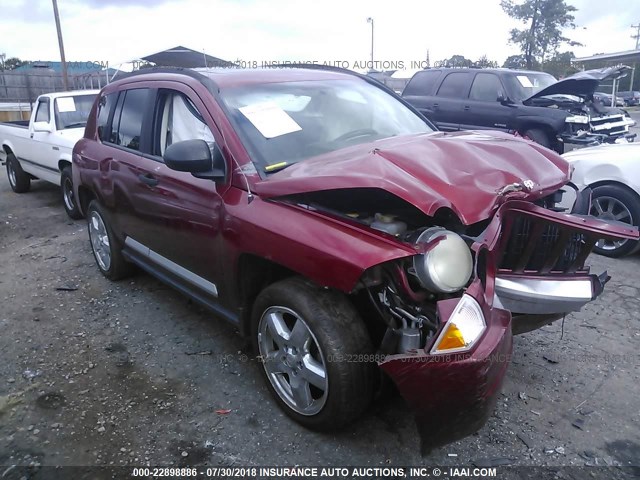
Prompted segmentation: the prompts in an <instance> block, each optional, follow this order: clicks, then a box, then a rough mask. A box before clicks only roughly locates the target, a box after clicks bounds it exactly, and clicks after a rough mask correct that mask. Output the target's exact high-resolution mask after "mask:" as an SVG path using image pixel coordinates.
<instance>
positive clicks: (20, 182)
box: [7, 153, 31, 193]
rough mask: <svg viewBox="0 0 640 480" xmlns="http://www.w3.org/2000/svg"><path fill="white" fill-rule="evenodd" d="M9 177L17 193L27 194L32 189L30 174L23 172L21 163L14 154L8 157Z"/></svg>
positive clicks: (10, 183)
mask: <svg viewBox="0 0 640 480" xmlns="http://www.w3.org/2000/svg"><path fill="white" fill-rule="evenodd" d="M7 177H9V185H11V189H12V190H13V191H14V192H16V193H25V192H28V191H29V189H30V188H31V178H30V177H29V174H28V173H25V171H24V170H22V166H21V165H20V162H19V161H18V159H17V158H16V156H15V155H14V154H13V153H10V154H9V155H7Z"/></svg>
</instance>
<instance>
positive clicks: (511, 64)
mask: <svg viewBox="0 0 640 480" xmlns="http://www.w3.org/2000/svg"><path fill="white" fill-rule="evenodd" d="M502 66H503V67H504V68H513V69H517V70H524V69H526V68H527V59H526V58H525V56H524V55H511V56H510V57H507V59H506V60H505V61H504V63H503V64H502ZM539 69H540V64H539V63H538V62H537V61H536V60H535V59H534V63H533V67H532V68H531V70H539Z"/></svg>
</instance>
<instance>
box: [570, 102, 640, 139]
mask: <svg viewBox="0 0 640 480" xmlns="http://www.w3.org/2000/svg"><path fill="white" fill-rule="evenodd" d="M566 103H567V102H559V108H563V107H562V106H563V105H566ZM570 103H571V105H570V106H568V107H566V110H568V111H569V115H568V116H567V118H566V119H565V129H564V131H562V132H561V133H560V134H559V136H558V139H559V140H560V141H561V142H562V143H563V144H564V145H565V151H568V150H569V148H567V146H572V147H587V146H595V145H599V144H601V143H620V142H623V143H624V142H632V141H633V140H634V139H635V137H636V134H635V133H632V132H631V131H630V130H629V128H630V127H633V126H634V125H635V124H636V122H635V121H633V120H632V119H631V117H629V116H628V115H627V114H626V113H625V112H624V111H622V110H620V109H618V108H612V107H605V106H602V105H599V104H598V103H596V102H594V101H593V99H588V100H585V101H584V102H581V103H578V102H570Z"/></svg>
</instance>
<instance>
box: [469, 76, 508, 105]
mask: <svg viewBox="0 0 640 480" xmlns="http://www.w3.org/2000/svg"><path fill="white" fill-rule="evenodd" d="M499 95H503V89H502V83H501V82H500V79H499V78H498V76H497V75H494V74H493V73H478V74H477V75H476V78H475V79H474V80H473V85H471V93H470V94H469V98H470V99H471V100H479V101H483V102H495V101H497V100H498V96H499Z"/></svg>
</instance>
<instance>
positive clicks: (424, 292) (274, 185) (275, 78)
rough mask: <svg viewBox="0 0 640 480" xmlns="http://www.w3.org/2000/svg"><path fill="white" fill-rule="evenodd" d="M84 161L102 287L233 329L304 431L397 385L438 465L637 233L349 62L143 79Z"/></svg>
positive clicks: (78, 180) (88, 139) (545, 165)
mask: <svg viewBox="0 0 640 480" xmlns="http://www.w3.org/2000/svg"><path fill="white" fill-rule="evenodd" d="M516 81H517V80H516ZM563 121H564V120H563ZM9 163H11V165H15V164H14V162H13V161H11V162H8V163H7V167H8V172H9V175H11V172H12V171H13V172H15V171H16V170H15V169H13V170H10V169H9ZM72 164H73V167H72V184H73V199H74V200H75V204H76V205H77V208H78V211H79V213H80V214H81V215H83V216H85V217H86V219H87V228H88V239H89V242H90V244H91V248H92V251H93V254H94V257H95V261H96V265H97V267H98V269H99V270H100V271H101V272H102V274H104V275H105V276H106V277H107V278H109V279H111V280H118V279H121V278H125V277H127V276H128V275H130V274H131V273H132V269H133V267H134V266H137V267H139V268H141V269H143V270H145V271H147V272H149V273H151V274H152V275H154V276H156V277H158V278H159V279H160V280H162V281H164V282H166V283H167V284H169V285H171V286H173V287H175V288H176V289H178V290H179V291H180V292H182V293H183V294H185V295H187V296H188V297H190V298H192V299H193V300H195V301H197V302H199V303H201V304H202V305H204V306H206V307H207V308H209V309H210V310H211V311H212V312H214V313H215V314H216V315H217V316H219V317H222V318H223V319H225V320H227V321H229V322H231V323H232V324H234V325H235V326H237V328H238V330H239V331H240V332H241V334H242V335H244V336H246V337H247V338H248V339H250V340H251V342H252V344H253V345H254V347H255V350H256V352H257V353H258V354H259V358H260V359H261V361H262V367H261V370H262V372H263V374H264V378H265V381H266V385H267V387H268V389H269V390H270V391H271V393H272V395H273V397H274V399H275V402H276V403H277V404H278V405H279V406H280V407H281V408H282V409H283V410H284V412H285V413H286V414H287V415H289V416H290V417H291V418H293V419H294V420H295V421H297V422H299V423H300V424H302V425H304V426H306V427H308V428H311V429H315V430H332V429H336V428H340V427H342V426H344V425H346V424H348V423H349V422H352V421H354V420H356V419H357V418H358V417H359V416H360V415H361V414H362V413H363V412H364V411H365V410H366V408H367V407H368V405H369V404H370V403H371V401H372V399H373V398H374V396H375V394H376V392H378V391H379V390H380V389H381V388H383V386H384V385H385V383H386V381H385V379H390V380H391V381H392V382H393V383H394V384H395V386H396V387H397V389H398V390H399V391H400V393H401V395H402V396H403V397H404V398H405V399H406V401H407V404H408V405H409V407H410V408H411V409H412V410H413V411H414V412H415V417H416V421H417V424H418V428H419V432H420V435H421V438H422V446H423V448H424V449H425V450H429V449H431V448H434V447H436V446H439V445H443V444H445V443H448V442H451V441H453V440H456V439H459V438H461V437H463V436H466V435H469V434H471V433H473V432H475V431H476V430H478V429H479V428H480V427H481V426H482V425H483V424H484V422H485V421H486V419H487V418H488V416H489V415H490V414H491V411H492V409H493V405H494V404H495V401H496V398H497V396H498V394H499V391H500V387H501V385H502V381H503V378H504V376H505V373H506V369H507V367H508V365H509V361H510V354H511V350H512V335H513V334H517V333H524V332H527V331H530V330H533V329H536V328H539V327H541V326H544V325H546V324H548V323H550V322H552V321H555V320H557V319H559V318H563V317H564V316H565V315H566V314H567V313H569V312H573V311H577V310H579V309H580V308H581V307H582V306H584V305H585V304H587V303H589V302H591V301H592V300H594V299H595V298H597V297H598V296H599V295H600V294H601V293H602V291H603V289H604V287H605V284H606V282H607V281H608V279H609V277H608V276H607V275H606V272H604V273H602V274H594V273H591V272H590V270H589V267H588V266H587V265H586V263H585V262H586V259H587V257H588V255H589V253H590V252H591V251H592V249H593V248H594V247H595V246H596V245H597V244H598V242H601V241H603V240H602V239H604V241H606V242H622V241H629V242H637V241H638V239H639V238H640V236H639V234H638V229H637V228H635V227H633V226H632V225H630V224H625V223H619V222H616V221H614V222H611V221H604V220H608V218H607V217H603V219H597V218H593V217H587V216H586V214H587V213H588V212H589V208H590V203H589V196H588V190H585V191H584V192H583V193H580V192H578V193H577V194H576V197H577V198H576V201H575V202H573V206H572V207H571V211H572V213H573V214H568V213H566V211H562V210H563V209H562V208H561V200H562V196H563V191H564V190H567V189H569V188H570V185H571V184H570V183H569V182H570V180H571V173H572V169H571V167H570V165H569V163H568V162H567V161H566V160H564V159H563V158H562V157H561V156H559V155H558V154H556V153H555V152H553V151H551V150H549V149H547V148H544V147H542V146H540V145H538V144H536V143H533V142H531V141H530V140H527V139H523V138H517V137H515V136H513V135H511V134H507V133H503V132H492V131H489V130H486V131H484V132H454V133H448V132H441V131H438V130H437V128H436V127H435V126H434V125H433V124H432V123H431V122H430V121H429V120H428V119H427V118H425V117H424V116H423V115H422V114H421V113H420V112H419V111H418V110H416V109H415V108H414V107H413V106H412V105H411V104H410V103H407V101H405V100H403V99H402V98H401V97H399V96H397V95H395V94H394V93H393V92H391V91H389V90H387V89H386V88H385V87H384V86H382V85H380V84H379V83H378V82H376V81H375V80H373V79H370V78H368V77H366V76H363V75H359V74H355V73H352V72H347V71H338V70H335V69H324V68H287V69H267V70H232V69H225V70H219V71H217V70H212V71H207V72H200V73H198V72H195V71H190V70H172V69H160V70H153V71H147V72H144V73H138V74H134V75H131V76H129V77H127V78H124V79H122V80H119V81H117V82H114V83H112V84H110V85H108V86H107V87H105V88H104V89H103V90H102V91H101V92H100V93H99V95H98V97H97V98H96V100H95V102H94V104H93V106H92V108H91V112H90V114H89V116H88V120H87V125H86V129H85V132H84V137H83V138H81V139H80V140H79V141H78V142H77V143H76V145H75V147H74V149H73V154H72ZM585 192H586V193H585ZM616 212H617V211H616V210H615V209H614V210H613V215H614V216H616V217H617V213H616ZM616 220H622V219H621V218H616Z"/></svg>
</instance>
